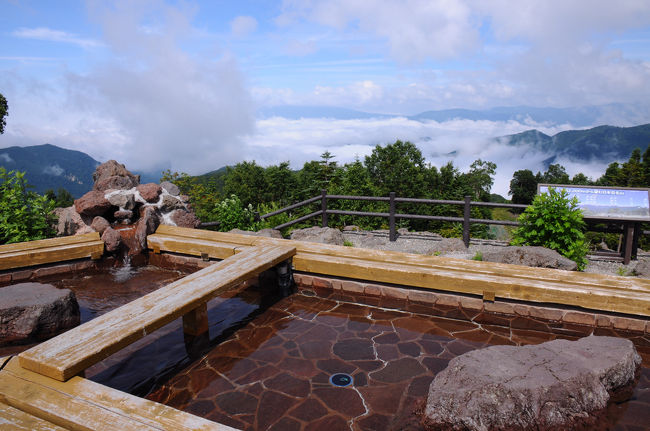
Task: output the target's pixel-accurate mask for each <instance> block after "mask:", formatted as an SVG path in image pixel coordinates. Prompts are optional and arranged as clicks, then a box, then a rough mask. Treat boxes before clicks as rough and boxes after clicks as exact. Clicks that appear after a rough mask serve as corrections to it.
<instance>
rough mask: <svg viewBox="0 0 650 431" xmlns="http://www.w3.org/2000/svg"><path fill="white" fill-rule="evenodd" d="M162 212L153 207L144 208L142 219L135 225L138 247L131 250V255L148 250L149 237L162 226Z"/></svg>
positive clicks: (141, 214)
mask: <svg viewBox="0 0 650 431" xmlns="http://www.w3.org/2000/svg"><path fill="white" fill-rule="evenodd" d="M160 220H161V215H160V212H159V211H158V210H157V209H156V208H154V207H151V206H147V207H144V208H142V210H141V211H140V219H139V220H138V222H137V223H136V225H135V234H134V235H135V242H136V246H135V247H134V248H132V249H131V250H129V254H130V255H136V254H140V253H141V252H142V250H146V249H147V235H151V234H152V233H154V232H155V231H156V229H158V226H159V225H160Z"/></svg>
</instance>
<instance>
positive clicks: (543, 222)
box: [512, 187, 589, 271]
mask: <svg viewBox="0 0 650 431" xmlns="http://www.w3.org/2000/svg"><path fill="white" fill-rule="evenodd" d="M568 196H569V194H568V193H567V191H566V190H564V189H562V190H559V191H558V190H556V189H555V188H553V187H549V189H548V193H542V194H539V195H537V196H535V199H534V200H533V203H532V205H530V206H529V207H528V208H526V210H525V211H524V212H523V214H521V216H519V223H521V225H520V226H519V228H517V229H516V230H515V231H514V232H513V239H512V244H513V245H533V246H542V247H547V248H550V249H552V250H555V251H557V252H558V253H560V254H561V255H563V256H564V257H566V258H569V259H571V260H573V261H574V262H575V263H576V264H577V265H578V270H580V271H582V270H583V269H584V268H585V266H586V264H587V258H586V255H587V252H588V251H589V247H588V246H587V244H586V242H585V236H584V228H585V222H584V219H583V217H582V210H581V209H580V208H579V207H578V198H576V197H573V198H571V199H569V197H568Z"/></svg>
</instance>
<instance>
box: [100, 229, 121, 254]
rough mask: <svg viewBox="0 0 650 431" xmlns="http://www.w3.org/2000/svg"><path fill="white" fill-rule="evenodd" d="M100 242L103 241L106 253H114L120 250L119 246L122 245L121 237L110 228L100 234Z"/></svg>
mask: <svg viewBox="0 0 650 431" xmlns="http://www.w3.org/2000/svg"><path fill="white" fill-rule="evenodd" d="M102 241H104V247H106V251H108V252H114V251H116V250H117V249H119V248H120V244H122V237H121V236H120V233H119V232H118V231H116V230H115V229H113V228H112V227H108V228H106V229H105V230H104V233H103V234H102Z"/></svg>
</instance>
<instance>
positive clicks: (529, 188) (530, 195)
mask: <svg viewBox="0 0 650 431" xmlns="http://www.w3.org/2000/svg"><path fill="white" fill-rule="evenodd" d="M536 193H537V179H536V178H535V175H533V172H532V171H531V170H530V169H522V170H519V171H515V173H514V174H512V180H510V191H508V194H509V195H510V196H512V203H513V204H524V205H529V204H530V203H531V202H532V201H533V199H534V198H535V194H536Z"/></svg>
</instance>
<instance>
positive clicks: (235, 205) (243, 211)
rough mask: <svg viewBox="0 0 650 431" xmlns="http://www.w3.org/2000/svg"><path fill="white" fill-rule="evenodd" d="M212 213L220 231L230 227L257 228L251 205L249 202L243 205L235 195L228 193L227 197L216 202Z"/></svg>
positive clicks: (227, 229) (225, 230)
mask: <svg viewBox="0 0 650 431" xmlns="http://www.w3.org/2000/svg"><path fill="white" fill-rule="evenodd" d="M214 214H215V217H216V220H217V221H218V222H219V230H220V231H221V232H227V231H229V230H231V229H242V230H257V223H256V222H255V212H254V211H253V206H252V205H251V204H248V205H247V206H244V205H243V204H242V201H241V200H240V199H239V198H238V197H237V195H230V197H229V198H225V199H223V200H221V202H219V203H217V204H216V205H215V207H214Z"/></svg>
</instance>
